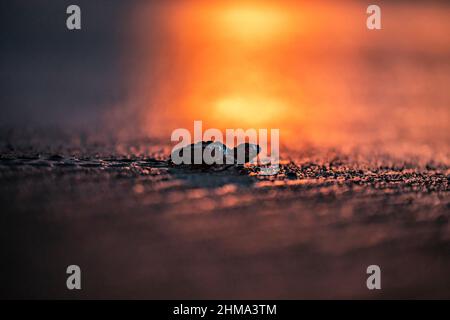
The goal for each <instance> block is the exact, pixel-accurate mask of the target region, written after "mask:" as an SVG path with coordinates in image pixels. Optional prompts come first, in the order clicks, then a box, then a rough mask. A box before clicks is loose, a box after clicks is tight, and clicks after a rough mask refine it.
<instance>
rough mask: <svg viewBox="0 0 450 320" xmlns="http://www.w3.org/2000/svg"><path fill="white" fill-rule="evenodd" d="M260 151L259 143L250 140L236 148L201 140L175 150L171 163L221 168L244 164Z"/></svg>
mask: <svg viewBox="0 0 450 320" xmlns="http://www.w3.org/2000/svg"><path fill="white" fill-rule="evenodd" d="M260 151H261V148H260V146H259V145H257V144H252V143H248V142H246V143H242V144H240V145H238V146H237V147H235V148H229V147H227V146H226V145H225V144H223V143H221V142H218V141H200V142H197V143H192V144H190V145H187V146H185V147H182V148H179V149H175V150H173V151H172V153H171V155H170V159H169V163H170V164H171V165H174V166H177V165H181V166H188V167H192V168H214V169H217V170H220V169H227V168H229V167H232V166H235V165H244V164H245V163H248V162H250V161H252V160H253V159H255V158H256V157H257V156H258V154H259V152H260ZM189 153H190V155H189ZM196 157H198V159H196ZM186 158H187V159H186ZM196 160H197V161H196Z"/></svg>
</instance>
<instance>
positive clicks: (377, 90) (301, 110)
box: [0, 0, 450, 152]
mask: <svg viewBox="0 0 450 320" xmlns="http://www.w3.org/2000/svg"><path fill="white" fill-rule="evenodd" d="M69 4H70V3H69V2H68V1H61V2H60V3H58V4H54V3H51V2H50V1H43V0H40V1H36V2H33V4H29V3H28V2H26V1H18V2H14V3H13V2H5V3H2V10H1V11H2V12H3V14H2V16H3V15H5V13H8V14H7V15H5V17H2V22H1V24H2V25H1V27H2V30H3V32H4V33H5V37H4V41H3V44H2V50H1V67H2V76H1V84H2V87H3V90H2V91H3V93H2V95H1V103H2V106H3V107H2V109H3V117H2V118H1V120H0V125H1V126H10V127H20V126H22V127H32V126H41V127H46V126H47V127H49V126H56V127H61V128H64V129H66V130H72V131H74V132H77V131H92V130H95V131H97V132H100V133H101V132H104V133H105V134H107V135H109V134H117V137H118V138H119V139H121V138H127V137H135V136H136V137H137V136H148V137H150V138H159V139H162V140H164V139H166V140H167V143H169V142H170V133H171V132H172V130H173V129H175V128H180V127H185V128H188V129H191V128H192V124H193V121H194V120H202V121H203V122H204V127H205V128H219V129H225V128H243V129H247V128H279V129H280V131H281V139H282V143H284V144H285V145H289V146H291V147H292V146H295V145H296V144H298V143H300V142H302V141H311V142H313V143H315V144H318V145H323V146H330V147H342V146H348V145H352V146H362V145H365V144H372V145H376V146H377V147H380V148H382V147H383V146H384V145H386V146H387V145H389V148H394V149H395V148H396V145H401V144H403V145H404V146H406V147H405V148H411V147H414V146H417V147H418V148H419V147H421V146H423V145H426V146H430V148H431V150H435V149H436V148H441V147H442V146H443V145H444V146H446V145H448V142H450V136H449V133H448V125H449V119H450V92H449V91H448V89H447V88H448V83H449V80H450V79H449V77H450V72H449V71H450V40H449V38H448V30H449V22H448V21H450V5H449V4H448V3H446V2H444V1H442V2H441V1H437V2H427V3H422V2H412V3H411V2H404V1H389V2H387V1H381V2H379V3H377V4H378V5H379V6H380V7H381V10H382V30H376V31H369V30H367V29H366V18H367V14H366V8H367V4H366V3H361V2H358V1H342V2H339V3H335V2H331V1H321V2H314V4H311V3H307V2H293V1H276V2H275V1H266V2H264V3H262V2H258V1H241V2H224V1H218V2H214V4H211V3H206V2H203V1H173V2H170V3H167V2H160V1H151V2H144V1H130V2H127V3H126V4H125V3H123V2H120V1H108V2H105V1H95V2H94V1H79V2H78V3H77V4H78V5H79V6H80V7H81V9H82V30H81V31H76V32H71V31H68V30H66V29H65V19H66V17H67V15H66V14H65V8H66V7H67V5H69ZM5 31H6V32H5ZM444 152H447V151H445V150H444Z"/></svg>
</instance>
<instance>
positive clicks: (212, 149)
mask: <svg viewBox="0 0 450 320" xmlns="http://www.w3.org/2000/svg"><path fill="white" fill-rule="evenodd" d="M205 150H207V152H206V154H207V155H211V157H212V159H211V161H205V157H204V155H205ZM186 152H190V162H189V163H182V164H184V165H192V166H195V165H200V166H212V165H216V164H225V163H226V156H227V154H228V153H229V149H228V147H227V146H226V145H224V144H223V143H221V142H218V141H200V142H197V143H193V144H190V145H188V146H185V147H183V148H180V149H176V150H174V151H173V152H172V154H171V156H170V161H171V162H172V163H174V162H173V160H172V159H173V157H174V155H177V156H178V157H180V158H182V159H183V156H184V155H185V154H186ZM196 154H198V155H201V159H200V160H201V162H199V161H197V163H196V161H195V155H196ZM218 158H221V159H222V163H216V162H213V161H214V159H218ZM184 160H185V159H184ZM211 162H212V163H211Z"/></svg>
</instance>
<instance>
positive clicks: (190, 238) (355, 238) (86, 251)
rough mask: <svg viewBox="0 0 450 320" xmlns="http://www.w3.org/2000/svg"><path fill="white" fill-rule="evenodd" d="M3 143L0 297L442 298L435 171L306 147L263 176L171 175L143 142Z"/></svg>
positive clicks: (45, 137)
mask: <svg viewBox="0 0 450 320" xmlns="http://www.w3.org/2000/svg"><path fill="white" fill-rule="evenodd" d="M1 134H2V142H3V143H2V145H1V157H0V202H1V206H2V210H1V211H2V212H1V218H0V219H1V228H2V232H1V233H0V237H1V244H2V245H1V247H2V249H1V261H2V263H1V268H2V272H1V274H2V296H3V297H9V298H11V297H14V298H81V297H83V298H157V299H161V298H171V299H196V298H226V299H241V298H258V299H267V298H270V299H272V298H273V299H278V298H288V299H299V298H449V297H450V290H449V288H450V274H449V270H450V255H449V252H450V251H449V250H450V225H449V215H450V197H449V190H450V189H449V178H450V169H449V163H448V162H446V161H445V159H444V160H441V161H422V160H421V159H420V158H416V159H415V158H409V159H408V160H399V159H396V158H395V157H392V156H390V155H388V154H383V153H382V152H379V153H376V154H375V153H372V154H371V155H370V157H367V156H365V155H363V153H362V152H359V151H358V150H354V151H352V152H342V151H338V150H335V149H320V148H314V147H313V146H309V147H307V148H306V147H305V148H304V149H302V150H297V151H295V152H294V151H292V152H290V153H289V156H286V154H285V155H284V157H282V166H281V171H280V173H279V174H278V175H276V176H273V177H261V176H258V175H256V174H255V172H254V168H247V169H243V170H235V169H231V170H227V171H223V172H209V171H200V170H188V169H178V168H173V167H169V166H168V165H167V162H166V161H165V160H166V159H167V157H168V152H169V151H168V150H169V149H168V146H164V145H161V144H159V143H158V142H156V141H152V140H145V139H141V140H135V141H129V142H127V143H125V144H118V143H117V142H115V141H109V140H108V139H104V140H99V141H90V140H89V136H87V137H86V136H84V135H81V136H78V135H77V136H70V135H62V134H59V133H57V132H51V131H47V133H46V134H40V133H39V134H38V133H36V134H28V135H24V134H17V132H15V131H14V130H6V129H5V130H3V131H2V133H1ZM71 264H76V265H79V266H80V267H81V270H82V286H83V288H82V290H81V291H77V292H74V291H69V290H67V289H66V277H67V275H66V268H67V266H68V265H71ZM372 264H376V265H379V266H380V267H381V270H382V290H380V291H369V290H368V289H367V288H366V278H367V274H366V268H367V266H369V265H372Z"/></svg>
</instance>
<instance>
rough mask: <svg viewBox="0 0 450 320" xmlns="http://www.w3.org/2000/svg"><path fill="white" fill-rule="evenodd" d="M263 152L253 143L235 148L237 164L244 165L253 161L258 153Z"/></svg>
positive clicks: (242, 144)
mask: <svg viewBox="0 0 450 320" xmlns="http://www.w3.org/2000/svg"><path fill="white" fill-rule="evenodd" d="M260 151H261V147H260V146H259V145H257V144H253V143H248V142H246V143H241V144H240V145H238V146H237V147H235V148H234V159H235V163H236V164H244V163H247V162H250V161H252V160H253V159H254V158H256V156H257V155H258V153H259V152H260Z"/></svg>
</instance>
